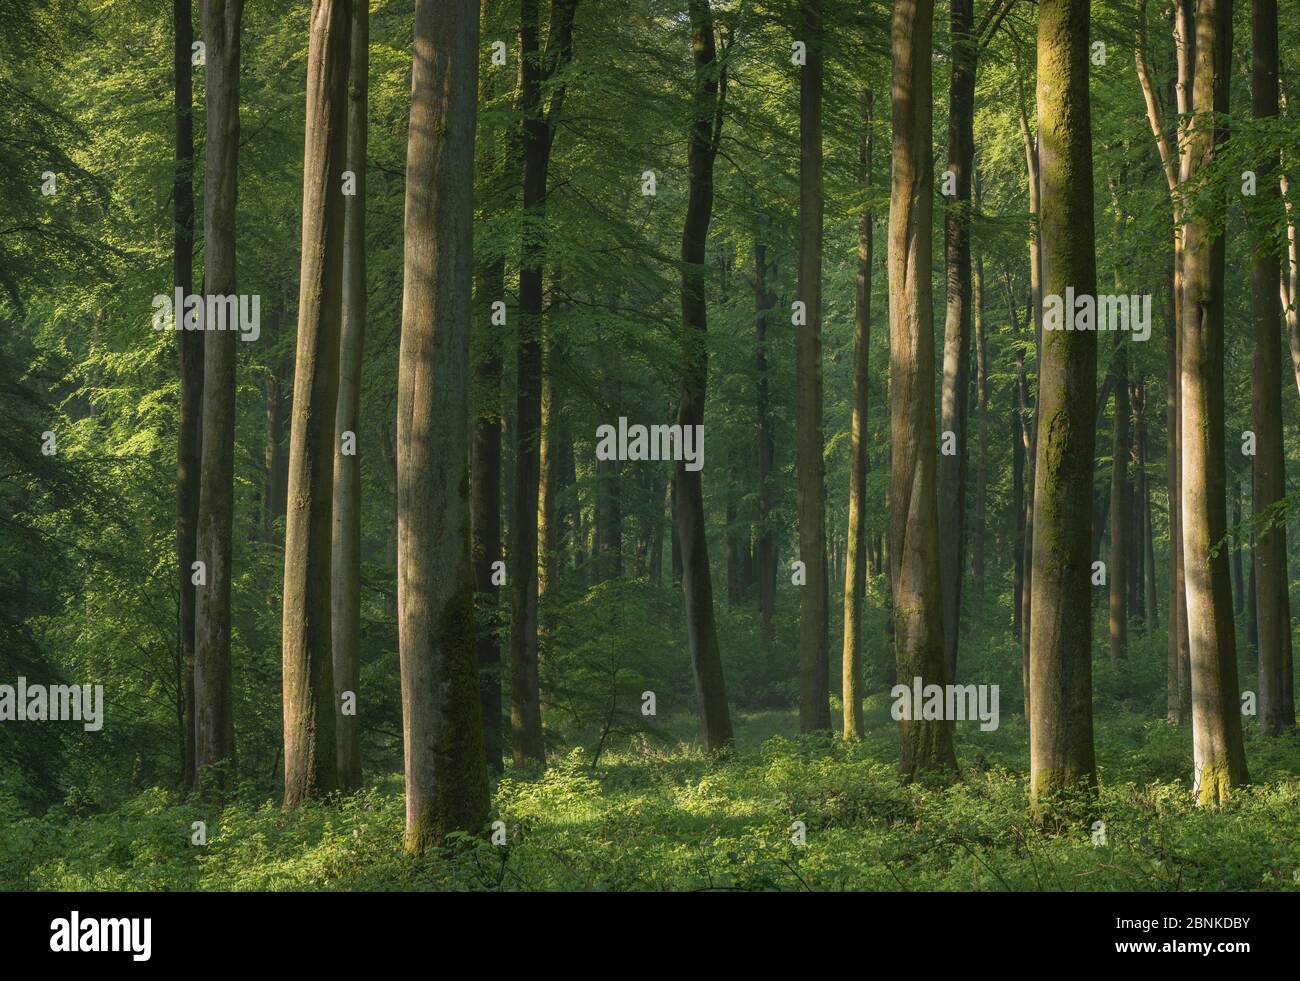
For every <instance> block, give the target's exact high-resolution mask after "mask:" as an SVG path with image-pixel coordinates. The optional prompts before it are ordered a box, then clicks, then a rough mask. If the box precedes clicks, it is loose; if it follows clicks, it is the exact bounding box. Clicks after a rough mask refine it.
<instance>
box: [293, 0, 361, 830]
mask: <svg viewBox="0 0 1300 981" xmlns="http://www.w3.org/2000/svg"><path fill="white" fill-rule="evenodd" d="M351 32H352V0H313V2H312V10H311V36H310V40H309V46H308V52H307V126H306V148H305V150H304V155H303V182H302V186H303V205H302V271H301V277H300V282H301V287H300V292H299V296H298V354H297V357H296V359H295V370H294V379H293V428H292V429H291V430H290V435H289V500H290V501H291V502H292V506H291V507H290V508H289V510H288V513H287V515H286V518H285V534H284V635H283V679H284V803H285V806H286V807H292V806H294V805H296V804H299V803H301V802H302V801H303V800H305V799H307V798H309V797H318V796H321V795H324V794H328V793H329V792H330V791H332V790H335V789H337V787H338V746H337V743H336V741H335V726H336V722H337V720H336V715H337V714H338V710H337V709H336V708H335V706H334V694H335V693H334V662H333V656H334V655H333V643H332V636H331V609H330V599H331V596H330V593H331V590H330V588H329V586H330V583H331V579H332V576H331V568H330V565H331V543H332V539H331V536H332V531H333V493H334V485H333V482H332V481H333V472H334V467H333V466H331V464H332V463H333V461H334V460H335V458H336V457H338V456H339V455H340V454H339V445H337V444H336V442H335V435H336V434H335V429H334V426H335V424H336V419H337V409H338V393H339V329H340V320H341V315H342V297H343V283H342V280H343V223H344V207H343V202H344V197H343V194H342V193H341V191H342V181H343V171H344V170H345V169H346V168H347V149H348V139H347V137H348V133H347V113H348V52H349V50H350V45H351ZM352 462H353V463H354V464H355V459H354V460H353V461H352Z"/></svg>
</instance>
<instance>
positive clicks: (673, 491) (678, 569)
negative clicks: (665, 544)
mask: <svg viewBox="0 0 1300 981" xmlns="http://www.w3.org/2000/svg"><path fill="white" fill-rule="evenodd" d="M677 510H678V509H677V479H676V478H675V477H674V478H673V479H672V480H670V481H669V482H668V513H669V517H670V518H671V531H670V533H669V537H670V538H671V540H672V549H671V551H672V556H671V558H672V563H673V582H674V583H678V584H680V583H681V581H682V541H681V538H679V537H678V535H677V529H678V528H679V527H680V524H681V522H680V521H679V520H678V514H677Z"/></svg>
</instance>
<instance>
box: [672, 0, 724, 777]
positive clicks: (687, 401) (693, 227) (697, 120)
mask: <svg viewBox="0 0 1300 981" xmlns="http://www.w3.org/2000/svg"><path fill="white" fill-rule="evenodd" d="M690 19H691V53H692V57H693V59H694V62H695V81H694V95H693V98H692V103H693V108H694V113H693V115H692V119H693V123H692V125H691V130H690V143H689V145H688V148H687V159H688V165H689V172H690V189H689V191H688V196H687V203H686V223H685V226H684V228H683V229H682V327H683V331H682V340H683V351H682V354H683V361H682V364H683V369H684V371H683V375H684V377H683V386H682V400H681V404H680V406H679V407H678V410H677V421H678V423H679V424H680V425H681V426H682V432H683V433H685V431H686V427H687V426H703V425H704V404H705V394H706V391H707V386H708V378H709V353H708V345H707V341H706V336H707V331H708V321H707V318H706V308H705V288H706V287H705V275H704V261H705V248H706V246H707V243H708V237H709V221H710V219H711V217H712V214H713V161H714V157H715V156H716V154H717V151H718V140H719V139H720V138H721V135H722V114H723V101H722V100H723V98H725V94H726V88H725V85H726V75H725V73H723V74H721V76H720V73H719V70H718V65H717V42H716V41H715V39H714V36H713V11H712V10H711V9H710V6H709V2H708V0H690ZM720 90H721V94H720ZM676 484H677V512H678V513H677V520H678V528H677V533H678V535H679V536H680V538H681V547H682V590H683V592H684V593H685V596H686V632H687V637H688V640H689V643H690V649H691V665H692V667H693V668H694V674H695V694H696V697H697V699H698V700H699V707H700V729H701V733H702V735H703V737H704V748H705V751H706V752H710V753H712V752H715V751H717V750H719V749H722V748H723V747H724V746H726V745H728V744H730V743H731V741H732V739H733V735H732V729H731V714H730V712H729V710H728V708H727V689H726V685H725V683H724V681H723V677H722V658H721V653H720V651H719V648H718V629H717V623H716V621H715V620H714V613H713V579H712V574H711V573H710V571H709V543H708V538H707V536H706V535H705V527H704V488H703V486H702V482H701V480H700V471H698V470H687V469H686V463H685V461H684V460H680V461H678V463H677V467H676Z"/></svg>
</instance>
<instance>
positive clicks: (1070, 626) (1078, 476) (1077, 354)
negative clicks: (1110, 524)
mask: <svg viewBox="0 0 1300 981" xmlns="http://www.w3.org/2000/svg"><path fill="white" fill-rule="evenodd" d="M1089 27H1090V24H1089V11H1088V0H1040V3H1039V5H1038V132H1039V140H1038V146H1039V153H1040V161H1039V166H1040V172H1039V178H1040V180H1041V188H1040V194H1041V197H1040V201H1039V209H1040V210H1039V225H1040V235H1041V241H1042V261H1043V270H1042V288H1043V294H1044V296H1060V297H1063V296H1064V295H1065V292H1066V289H1067V288H1069V287H1073V289H1074V290H1075V292H1076V293H1077V294H1079V295H1094V294H1095V292H1096V286H1097V264H1096V247H1095V238H1094V231H1093V210H1092V209H1093V198H1092V126H1091V121H1090V108H1089V97H1088V54H1089V43H1088V39H1089ZM1072 314H1073V311H1071V310H1067V311H1065V316H1066V317H1067V318H1068V317H1070V316H1072ZM1040 351H1041V361H1040V363H1039V376H1038V377H1039V383H1038V407H1039V410H1038V418H1039V426H1038V446H1037V456H1038V459H1037V462H1036V464H1035V466H1034V482H1035V485H1034V504H1033V507H1034V543H1033V574H1032V577H1031V578H1032V583H1033V586H1032V588H1033V598H1032V599H1031V600H1030V607H1031V609H1032V610H1033V619H1032V622H1031V623H1030V624H1029V630H1030V642H1029V643H1030V658H1029V681H1030V687H1031V692H1030V724H1029V757H1030V794H1031V803H1032V806H1033V810H1034V813H1035V816H1036V817H1037V818H1038V819H1039V820H1043V819H1045V818H1046V817H1047V815H1048V814H1049V813H1050V812H1051V811H1052V810H1053V809H1054V807H1055V806H1056V805H1057V803H1058V801H1059V800H1060V798H1062V797H1064V796H1065V795H1067V794H1070V793H1072V792H1079V791H1081V792H1083V793H1084V794H1085V795H1086V794H1089V793H1090V792H1092V791H1093V790H1094V789H1095V787H1096V783H1097V768H1096V760H1095V756H1094V752H1093V741H1092V618H1091V616H1087V615H1081V614H1080V608H1081V607H1082V609H1083V611H1084V613H1085V614H1086V612H1087V610H1088V605H1089V596H1090V590H1091V586H1090V572H1091V565H1092V554H1091V546H1092V541H1091V527H1090V526H1091V522H1092V479H1093V466H1094V460H1093V454H1094V452H1095V449H1096V445H1095V443H1096V426H1097V420H1096V408H1095V402H1096V398H1097V335H1096V333H1095V332H1092V331H1073V330H1053V331H1046V330H1044V332H1043V337H1042V344H1041V347H1040Z"/></svg>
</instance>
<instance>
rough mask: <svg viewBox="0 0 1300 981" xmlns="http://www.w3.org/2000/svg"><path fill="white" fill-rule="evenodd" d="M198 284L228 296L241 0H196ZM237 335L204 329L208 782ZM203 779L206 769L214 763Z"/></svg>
mask: <svg viewBox="0 0 1300 981" xmlns="http://www.w3.org/2000/svg"><path fill="white" fill-rule="evenodd" d="M202 11H203V40H204V43H205V45H206V51H205V62H204V63H205V74H204V93H205V94H204V99H205V111H206V116H207V141H206V144H205V151H204V152H205V155H206V159H205V162H204V175H203V181H204V184H203V281H204V292H205V293H206V294H207V295H210V296H211V295H218V296H233V295H235V205H236V198H237V174H238V164H239V40H240V38H239V32H240V20H241V19H242V17H243V12H244V3H243V0H204V3H203V7H202ZM235 344H236V341H235V332H234V331H230V330H205V331H204V333H203V439H202V444H203V445H202V452H201V463H200V474H199V487H200V490H199V517H198V542H197V554H198V561H200V562H202V563H203V564H204V568H205V576H206V584H205V585H202V586H199V587H198V592H197V593H196V602H195V610H194V764H195V772H196V774H197V780H198V781H199V782H207V783H208V785H209V786H210V787H212V788H213V789H217V790H220V789H222V788H223V787H225V786H228V785H229V784H230V782H231V780H232V778H233V776H234V774H233V772H231V771H233V768H234V764H235V717H234V687H235V686H234V670H233V666H232V664H231V660H230V587H231V578H232V573H233V570H232V569H231V544H232V542H231V534H232V529H233V524H234V509H235ZM223 765H224V768H223V769H218V770H216V771H211V779H210V780H208V779H206V778H205V774H204V768H205V767H214V766H215V767H220V766H223Z"/></svg>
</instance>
